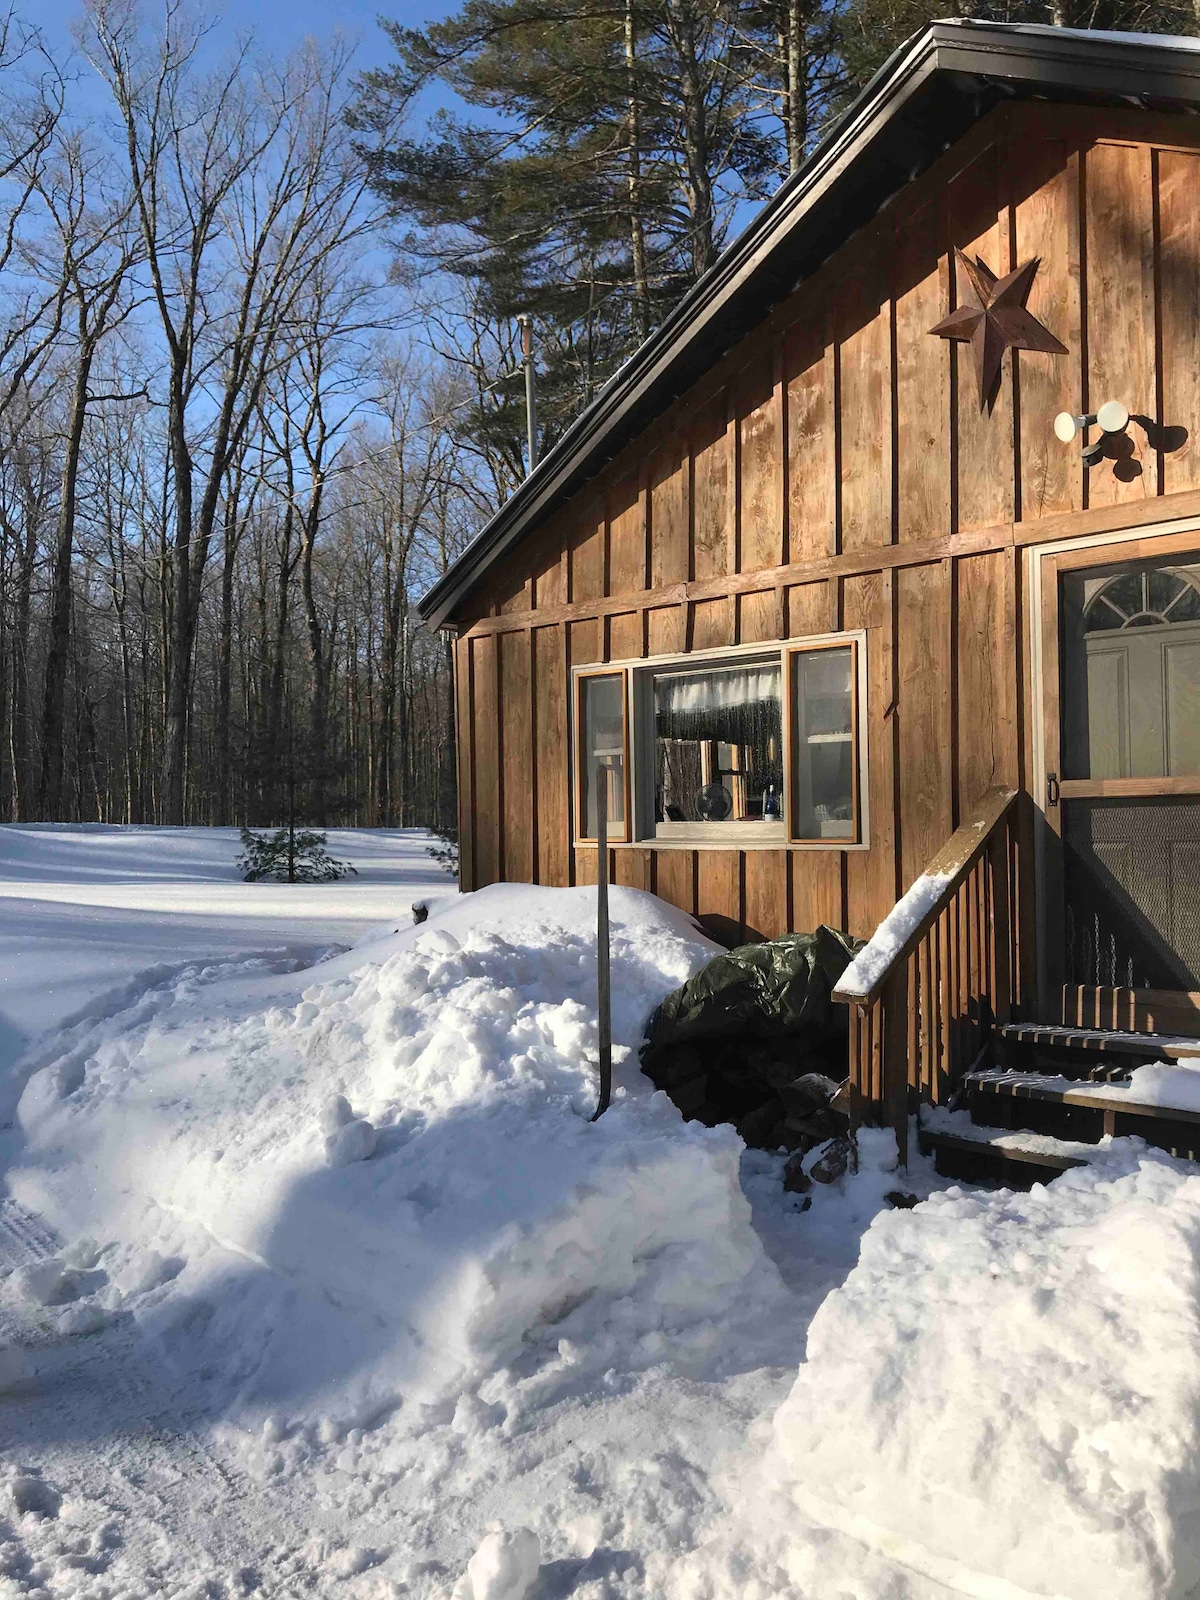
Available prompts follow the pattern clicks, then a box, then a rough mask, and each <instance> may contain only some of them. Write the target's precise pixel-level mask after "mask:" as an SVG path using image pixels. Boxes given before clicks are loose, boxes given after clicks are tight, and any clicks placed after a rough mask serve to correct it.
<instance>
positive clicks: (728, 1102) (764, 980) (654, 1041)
mask: <svg viewBox="0 0 1200 1600" xmlns="http://www.w3.org/2000/svg"><path fill="white" fill-rule="evenodd" d="M861 948H862V941H861V940H858V939H851V938H849V937H847V935H845V934H842V933H836V932H835V931H834V930H833V929H832V928H827V927H825V926H822V927H819V928H818V929H817V930H816V932H815V933H795V934H789V935H787V936H786V937H785V938H782V939H771V940H768V941H766V942H764V943H762V944H747V945H741V946H739V948H738V949H736V950H731V951H730V952H729V953H728V955H723V956H718V957H717V958H716V959H715V960H714V961H710V962H709V964H708V966H706V967H705V968H704V969H703V971H701V972H698V973H697V974H696V976H695V977H694V978H691V979H690V980H689V981H688V982H687V983H685V984H684V985H683V987H682V988H679V989H676V990H675V991H674V993H672V994H669V995H668V996H667V998H666V999H665V1000H664V1001H663V1003H662V1004H661V1005H660V1006H659V1007H658V1009H657V1011H655V1013H654V1015H653V1016H652V1017H651V1018H650V1021H649V1023H648V1024H647V1026H646V1039H645V1043H644V1044H643V1045H642V1049H641V1063H642V1071H643V1072H645V1073H646V1075H647V1076H648V1077H649V1078H650V1079H651V1080H652V1081H653V1082H654V1084H655V1085H656V1086H657V1087H658V1088H660V1089H665V1090H666V1091H667V1093H668V1094H670V1095H671V1098H672V1099H673V1100H674V1101H675V1102H676V1104H677V1105H678V1106H679V1108H680V1110H681V1111H683V1113H684V1115H685V1116H688V1117H694V1118H698V1119H699V1120H701V1121H703V1122H707V1123H709V1124H710V1125H712V1124H714V1123H717V1122H734V1123H737V1124H738V1125H739V1128H742V1131H743V1133H744V1136H745V1137H746V1138H747V1142H748V1143H769V1142H770V1139H771V1137H772V1136H773V1135H774V1134H775V1133H777V1132H778V1131H779V1130H778V1129H777V1128H776V1127H775V1126H774V1123H775V1121H776V1120H782V1119H783V1118H784V1117H785V1115H786V1114H787V1109H788V1108H787V1102H788V1099H789V1091H790V1090H791V1088H792V1086H793V1085H795V1083H796V1080H797V1079H799V1078H802V1077H805V1076H806V1075H810V1074H819V1075H822V1076H823V1077H824V1078H826V1079H829V1080H832V1081H833V1082H839V1081H840V1080H841V1079H842V1078H844V1077H845V1075H846V1034H847V1027H848V1018H847V1011H846V1007H845V1006H842V1005H835V1004H834V1002H833V1001H832V1000H831V999H830V995H831V993H832V991H833V989H834V987H835V985H836V984H837V980H838V979H839V978H840V977H841V975H842V973H843V971H844V970H845V968H846V966H847V965H848V963H849V962H850V959H851V957H852V956H853V955H854V953H855V952H856V951H857V950H860V949H861ZM747 1119H749V1122H748V1123H747ZM744 1124H745V1125H746V1126H743V1125H744ZM747 1128H748V1130H749V1131H747Z"/></svg>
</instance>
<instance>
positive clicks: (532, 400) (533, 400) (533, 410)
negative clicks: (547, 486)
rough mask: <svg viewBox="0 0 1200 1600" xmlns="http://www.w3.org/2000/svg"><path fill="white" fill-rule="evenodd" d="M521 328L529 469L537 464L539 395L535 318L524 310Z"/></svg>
mask: <svg viewBox="0 0 1200 1600" xmlns="http://www.w3.org/2000/svg"><path fill="white" fill-rule="evenodd" d="M517 324H518V326H519V327H520V329H521V353H522V355H523V356H524V359H525V427H526V429H527V431H528V433H529V471H528V472H526V474H525V476H526V477H528V476H529V473H530V472H532V471H533V469H534V467H536V466H537V395H536V393H535V392H534V387H533V318H532V317H531V316H530V315H529V313H528V312H527V311H523V312H522V313H521V315H520V316H519V317H518V318H517Z"/></svg>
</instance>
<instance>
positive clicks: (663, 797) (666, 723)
mask: <svg viewBox="0 0 1200 1600" xmlns="http://www.w3.org/2000/svg"><path fill="white" fill-rule="evenodd" d="M781 680H782V673H781V670H780V664H779V662H778V661H774V662H763V663H760V664H755V665H753V666H746V667H737V666H729V667H708V668H701V669H699V670H696V669H695V668H693V669H692V670H691V671H680V670H679V669H678V668H665V669H664V670H663V671H661V672H654V673H652V674H651V675H650V693H651V697H652V699H653V702H654V821H655V824H656V830H655V831H656V832H659V831H662V832H668V833H669V831H670V829H671V828H672V827H673V826H675V825H677V824H679V823H684V824H687V823H697V822H701V823H712V824H714V825H716V824H721V825H724V826H726V827H736V826H737V825H738V824H739V823H744V822H774V823H782V821H783V691H782V686H781ZM664 824H665V827H664Z"/></svg>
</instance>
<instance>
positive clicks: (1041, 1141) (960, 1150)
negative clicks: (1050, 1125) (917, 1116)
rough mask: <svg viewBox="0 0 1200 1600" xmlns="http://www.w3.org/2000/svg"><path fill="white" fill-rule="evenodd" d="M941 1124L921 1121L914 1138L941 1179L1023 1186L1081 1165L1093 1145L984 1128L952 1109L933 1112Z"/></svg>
mask: <svg viewBox="0 0 1200 1600" xmlns="http://www.w3.org/2000/svg"><path fill="white" fill-rule="evenodd" d="M933 1116H934V1117H935V1118H937V1119H938V1121H939V1122H941V1123H942V1124H947V1123H950V1122H951V1120H952V1121H953V1126H945V1125H943V1126H938V1125H936V1124H935V1125H934V1126H930V1125H929V1123H928V1122H923V1123H922V1124H921V1126H920V1128H919V1129H918V1133H917V1139H918V1144H919V1146H920V1149H921V1152H922V1153H923V1154H924V1155H929V1156H932V1157H933V1160H934V1166H935V1167H936V1169H937V1171H938V1173H939V1174H940V1175H941V1176H942V1177H944V1178H963V1179H965V1180H966V1181H967V1182H968V1183H991V1184H1002V1185H1003V1186H1004V1187H1005V1188H1008V1189H1028V1188H1030V1187H1031V1186H1032V1185H1033V1184H1035V1183H1049V1182H1051V1180H1052V1179H1054V1178H1056V1177H1058V1176H1059V1175H1060V1174H1061V1173H1063V1172H1067V1171H1069V1170H1070V1169H1071V1168H1072V1167H1085V1166H1087V1164H1088V1162H1089V1160H1090V1159H1091V1158H1093V1157H1094V1156H1095V1154H1096V1149H1095V1146H1090V1145H1087V1144H1083V1143H1077V1142H1076V1141H1074V1140H1069V1139H1053V1138H1050V1137H1048V1136H1047V1135H1045V1134H1039V1133H1028V1132H1025V1131H1020V1132H1016V1131H1013V1130H1009V1129H1004V1128H984V1127H979V1126H977V1125H976V1124H974V1123H971V1122H968V1121H967V1120H966V1118H965V1117H962V1116H957V1115H954V1114H953V1113H949V1114H948V1113H936V1112H935V1113H933Z"/></svg>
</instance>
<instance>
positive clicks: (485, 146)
mask: <svg viewBox="0 0 1200 1600" xmlns="http://www.w3.org/2000/svg"><path fill="white" fill-rule="evenodd" d="M385 26H386V28H387V31H388V33H389V34H390V36H391V39H392V42H393V44H394V45H395V48H396V53H397V61H396V64H395V65H394V66H393V67H391V68H390V69H387V70H383V71H377V72H374V73H371V74H368V76H367V78H366V80H365V92H364V96H363V98H362V100H361V101H360V104H359V106H358V108H357V111H356V114H355V120H356V125H357V127H358V130H359V133H360V137H361V140H362V148H363V151H364V153H365V155H366V157H367V159H368V161H369V163H370V168H371V173H372V178H373V182H374V185H375V187H376V190H377V192H378V193H379V194H380V195H382V196H383V197H384V198H386V200H387V201H388V202H389V203H390V204H391V205H392V207H393V208H394V210H395V213H396V215H397V217H399V218H402V219H405V220H406V221H408V222H409V223H410V224H413V225H415V226H414V227H413V231H412V232H410V234H409V235H408V236H407V237H406V238H405V240H404V241H403V251H404V254H405V256H406V257H407V259H408V260H409V262H410V264H411V265H414V266H416V265H420V266H421V267H422V268H423V269H424V270H426V271H427V270H428V269H429V268H435V269H438V270H440V271H443V272H446V273H449V274H452V275H454V276H457V277H459V278H460V279H462V280H465V282H466V284H467V285H468V294H467V297H466V298H467V299H468V301H469V303H470V305H471V307H472V311H473V315H474V316H475V317H476V319H477V320H478V321H479V322H480V323H481V324H484V325H489V324H490V325H492V326H496V325H500V326H503V325H504V324H506V323H509V322H511V320H512V319H513V318H514V317H515V316H516V315H517V314H519V313H521V312H526V311H529V312H532V313H533V315H534V316H535V318H536V321H537V327H538V332H539V378H538V382H539V414H540V417H541V419H542V420H543V422H544V425H545V432H546V434H547V442H548V441H549V439H550V438H552V437H553V436H554V435H555V434H556V433H557V432H559V431H561V429H562V428H563V427H564V426H565V425H566V423H567V422H569V421H570V419H571V418H572V417H573V416H574V414H575V413H576V412H577V411H578V410H579V408H580V406H581V405H583V404H586V402H587V401H588V400H589V399H590V398H591V397H592V395H593V394H594V393H595V392H596V391H597V390H598V388H599V387H600V386H601V385H602V384H603V383H604V382H605V381H606V380H607V378H608V377H609V376H610V375H611V374H612V373H613V372H614V371H615V370H616V368H617V367H618V366H619V365H620V364H621V363H622V362H623V361H624V360H625V358H626V357H627V356H628V355H629V353H630V352H631V351H632V350H633V349H635V348H636V347H637V345H638V344H639V343H640V342H641V341H642V339H644V338H645V336H646V334H647V333H648V332H649V331H650V330H651V329H652V328H653V327H655V326H656V325H657V324H658V323H659V322H660V321H661V320H662V317H663V316H664V315H665V313H666V311H667V310H669V308H670V307H671V306H672V305H674V304H675V303H676V301H677V300H678V299H679V298H680V296H681V295H682V294H683V293H684V292H685V290H686V289H687V287H688V286H689V285H690V284H691V283H692V282H694V281H695V279H696V278H697V277H699V276H700V274H701V273H702V272H704V271H705V270H706V269H707V268H708V267H709V266H710V265H711V264H712V262H713V261H714V260H715V259H716V256H717V254H718V253H719V251H720V248H721V246H722V244H723V242H724V239H725V235H726V231H727V229H728V226H729V224H730V220H731V217H732V215H733V213H734V210H735V208H736V205H737V203H738V202H739V201H741V200H744V199H745V198H747V197H759V196H762V195H764V194H765V193H766V192H767V191H768V190H769V188H770V187H771V186H772V185H773V183H774V181H775V178H776V176H777V174H778V171H779V167H780V162H781V160H782V133H781V125H780V124H779V123H778V120H777V119H776V118H775V117H774V116H773V114H772V113H770V112H769V111H768V110H767V109H766V105H765V101H764V98H763V95H762V94H761V92H760V90H759V88H758V86H757V85H756V83H755V80H754V65H755V61H756V59H757V54H756V47H755V46H754V45H753V44H752V42H751V41H750V40H749V38H748V37H747V35H746V32H745V30H744V28H743V27H742V21H741V18H740V15H739V13H738V11H737V8H736V7H731V6H729V5H728V4H726V3H725V0H562V3H554V0H467V3H466V4H465V5H464V6H463V8H462V10H461V11H459V12H457V13H455V14H454V15H452V16H451V17H449V18H447V19H446V20H444V21H442V22H438V23H434V24H432V25H430V26H428V27H427V28H424V29H408V28H402V27H401V26H400V25H399V24H396V23H388V24H385ZM433 80H438V81H440V82H441V83H442V84H444V85H445V86H447V87H449V88H451V89H452V90H454V91H455V92H456V93H457V95H458V96H459V97H460V98H461V99H462V100H463V101H464V102H466V103H467V105H469V106H471V107H474V108H478V110H479V112H480V113H482V115H480V116H479V117H478V118H476V119H472V120H467V119H466V118H462V117H458V116H452V115H450V114H449V113H442V114H440V115H439V116H438V117H437V118H435V119H434V122H433V124H432V125H431V127H430V129H429V134H428V137H426V138H424V139H413V140H407V141H405V140H396V139H395V138H393V137H392V136H391V131H390V130H391V129H392V128H393V127H394V126H395V123H396V120H397V113H398V112H399V111H401V110H403V109H404V108H406V107H407V106H409V105H410V104H411V103H412V101H413V99H414V97H415V96H416V95H417V94H418V93H419V92H420V90H421V89H422V88H424V87H425V86H426V85H427V84H429V83H430V82H431V81H433ZM497 337H498V338H501V340H502V336H499V335H498V336H497ZM513 365H514V366H515V363H513ZM502 400H503V402H504V403H503V404H497V403H496V400H495V397H494V396H492V397H490V398H489V403H488V405H487V406H484V405H481V406H480V412H479V415H478V417H477V418H476V419H473V420H474V423H475V425H476V426H477V427H480V428H490V429H492V430H494V431H496V430H498V431H501V432H505V433H506V435H507V438H508V439H509V440H519V438H520V434H521V431H522V425H523V400H522V390H521V385H520V379H519V376H517V375H515V374H514V377H513V380H512V383H511V386H510V387H509V388H508V389H507V390H505V391H503V393H502ZM517 459H518V460H519V450H518V452H517Z"/></svg>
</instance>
